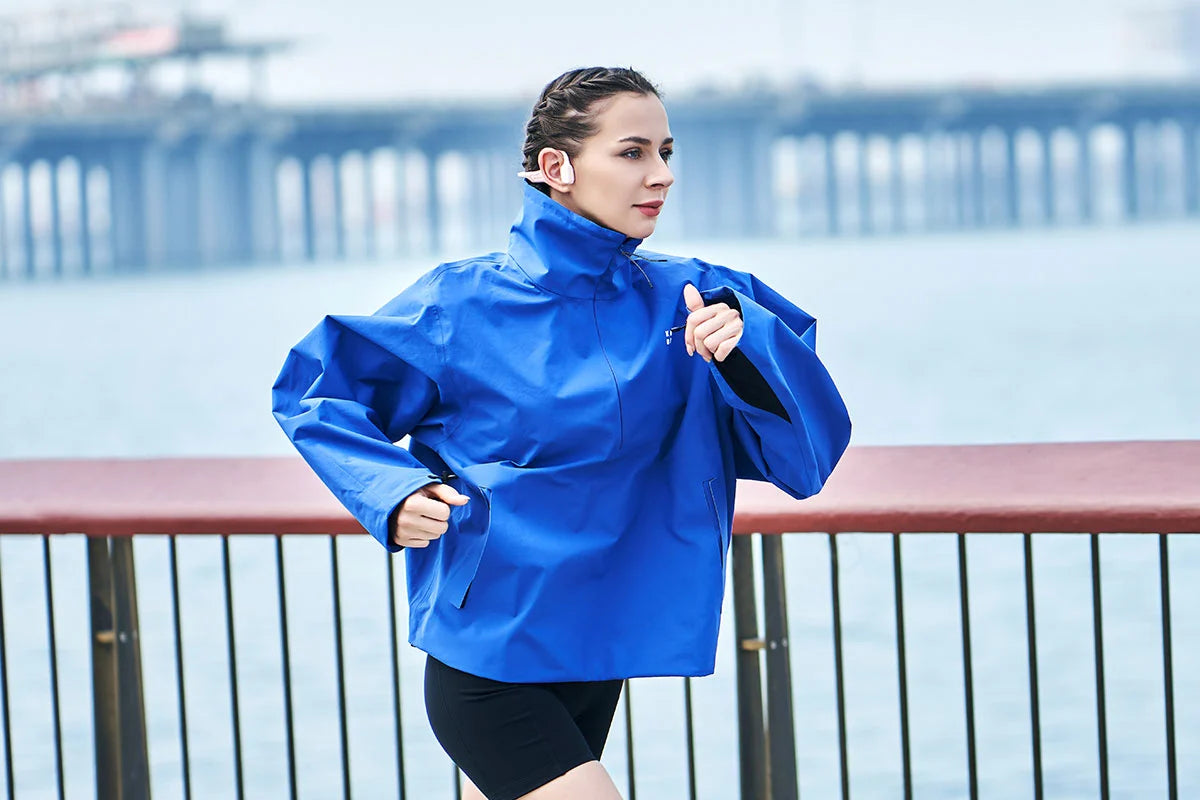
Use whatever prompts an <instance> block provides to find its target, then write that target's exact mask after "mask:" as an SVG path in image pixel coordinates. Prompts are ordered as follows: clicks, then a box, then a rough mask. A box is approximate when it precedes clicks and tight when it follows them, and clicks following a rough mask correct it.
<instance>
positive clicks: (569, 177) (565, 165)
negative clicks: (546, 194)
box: [517, 147, 575, 183]
mask: <svg viewBox="0 0 1200 800" xmlns="http://www.w3.org/2000/svg"><path fill="white" fill-rule="evenodd" d="M545 150H550V152H552V153H558V154H559V155H561V156H562V160H563V162H562V182H563V183H574V182H575V168H574V167H572V166H571V159H570V157H569V156H568V155H567V151H566V150H554V149H551V148H549V147H547V148H543V152H545ZM517 177H518V178H526V179H528V180H529V181H530V182H531V183H549V181H547V180H546V175H545V173H543V172H542V171H541V170H540V169H535V170H532V171H530V172H518V173H517Z"/></svg>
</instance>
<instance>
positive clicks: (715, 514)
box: [704, 478, 729, 575]
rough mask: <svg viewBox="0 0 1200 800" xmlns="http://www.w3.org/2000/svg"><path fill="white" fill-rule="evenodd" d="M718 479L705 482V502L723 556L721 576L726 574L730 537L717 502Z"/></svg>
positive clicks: (718, 547)
mask: <svg viewBox="0 0 1200 800" xmlns="http://www.w3.org/2000/svg"><path fill="white" fill-rule="evenodd" d="M716 482H717V479H716V478H708V479H707V480H705V481H704V501H705V502H706V503H708V511H709V516H710V517H711V518H712V521H713V530H714V532H715V533H716V535H717V549H718V551H719V552H720V556H721V574H722V575H724V574H725V555H726V553H727V552H728V550H729V536H728V534H727V533H726V531H725V513H724V511H723V509H722V508H721V504H720V503H718V502H717V492H716V489H715V488H714V484H716Z"/></svg>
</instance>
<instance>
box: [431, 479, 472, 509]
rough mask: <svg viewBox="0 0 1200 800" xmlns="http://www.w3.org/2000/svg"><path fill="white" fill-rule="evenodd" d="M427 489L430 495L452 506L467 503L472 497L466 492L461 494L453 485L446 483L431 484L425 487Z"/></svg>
mask: <svg viewBox="0 0 1200 800" xmlns="http://www.w3.org/2000/svg"><path fill="white" fill-rule="evenodd" d="M425 490H426V493H427V494H428V495H430V496H432V497H434V498H435V499H437V500H440V501H442V502H443V503H448V504H450V505H452V506H462V505H466V504H467V503H468V502H469V501H470V499H471V498H469V497H467V496H466V495H465V494H459V493H458V492H457V491H455V489H454V487H453V486H450V485H449V484H446V483H434V484H430V485H429V486H426V487H425Z"/></svg>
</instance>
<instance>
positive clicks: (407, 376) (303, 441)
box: [272, 278, 440, 552]
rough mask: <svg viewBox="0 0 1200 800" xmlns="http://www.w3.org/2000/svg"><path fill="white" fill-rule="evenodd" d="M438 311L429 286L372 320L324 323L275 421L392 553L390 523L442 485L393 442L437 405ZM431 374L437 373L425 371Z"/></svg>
mask: <svg viewBox="0 0 1200 800" xmlns="http://www.w3.org/2000/svg"><path fill="white" fill-rule="evenodd" d="M437 315H438V312H437V308H436V307H434V306H433V305H431V304H430V303H429V286H428V283H427V282H426V280H425V279H424V278H423V279H421V280H420V281H418V282H417V283H416V284H414V285H413V286H411V287H409V289H407V290H405V292H404V293H402V294H401V295H400V296H398V297H397V298H396V299H394V300H393V301H391V302H390V303H388V304H387V305H385V306H384V307H383V308H381V309H380V310H379V311H377V312H375V313H374V314H373V315H371V316H366V317H363V316H326V317H325V318H324V319H322V320H321V321H320V322H319V323H318V324H317V326H316V327H315V328H313V329H312V331H310V332H309V333H308V334H307V335H306V336H305V337H304V338H303V339H302V340H301V341H300V342H299V343H298V344H297V345H296V346H295V347H293V348H292V349H291V351H290V352H289V353H288V355H287V358H286V360H285V361H284V364H283V368H282V370H281V371H280V373H279V377H278V378H276V379H275V384H274V386H273V387H272V407H273V413H274V416H275V419H276V420H277V421H278V422H279V425H280V426H281V427H282V428H283V430H284V433H286V434H287V436H288V438H289V439H290V440H291V441H292V444H293V445H295V447H296V449H297V450H298V451H299V452H300V455H301V456H302V457H303V458H304V460H305V461H306V462H307V463H308V465H309V466H310V467H312V469H313V471H314V472H316V473H317V476H318V477H319V478H320V479H321V480H322V481H323V482H324V483H325V485H326V486H328V487H329V489H330V490H331V491H332V492H333V493H334V495H335V496H336V497H337V499H338V500H339V501H341V503H342V505H344V506H345V507H346V510H348V511H349V512H350V513H351V514H352V515H353V516H354V518H355V519H357V520H358V521H359V522H360V523H361V524H362V526H363V527H364V528H366V530H367V531H368V532H369V533H370V534H371V535H372V536H374V537H375V538H376V539H377V540H378V541H379V542H380V543H381V544H382V545H383V546H384V547H385V548H387V550H388V551H389V552H396V551H398V550H400V549H402V548H401V547H400V546H399V545H396V544H393V543H392V542H391V541H390V540H389V537H388V518H389V517H390V515H391V513H392V511H393V510H395V508H396V507H397V506H399V505H400V503H402V502H403V501H404V499H405V498H406V497H408V496H409V495H410V494H412V493H413V492H414V491H416V490H417V489H419V488H421V487H422V486H425V485H426V484H429V483H434V482H437V481H439V480H440V478H439V477H438V476H437V475H434V474H432V473H431V472H430V470H429V469H428V468H427V467H426V466H425V465H424V464H422V463H421V462H420V461H418V460H417V459H416V458H415V457H414V456H413V455H412V454H411V453H410V452H409V451H408V450H406V449H404V448H403V447H400V446H398V445H396V444H393V442H395V441H398V440H399V439H402V438H404V436H405V435H407V434H409V433H410V432H412V431H413V430H414V428H416V427H418V425H419V424H421V421H422V419H423V418H424V417H425V416H426V414H427V413H428V412H429V410H430V409H431V408H432V407H433V406H434V405H435V404H436V403H437V402H438V389H437V385H436V384H435V383H434V381H433V380H432V379H431V378H430V376H429V375H428V374H426V373H425V372H423V371H422V370H421V369H420V368H418V366H417V365H418V364H425V365H429V364H433V363H437V358H438V347H439V342H440V339H439V338H438V331H437V325H438V316H437ZM426 370H427V371H432V370H430V369H429V367H428V366H426Z"/></svg>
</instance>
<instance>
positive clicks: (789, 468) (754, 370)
mask: <svg viewBox="0 0 1200 800" xmlns="http://www.w3.org/2000/svg"><path fill="white" fill-rule="evenodd" d="M722 273H723V274H722ZM717 275H718V276H722V277H724V278H726V281H725V283H724V285H719V286H715V287H713V288H710V289H708V290H706V291H702V292H701V296H702V297H703V298H704V302H705V305H710V304H712V303H719V302H725V303H727V304H728V305H729V306H731V307H733V308H737V309H739V310H740V312H741V314H742V324H743V328H742V337H741V339H740V340H739V341H738V346H737V347H735V348H734V349H733V351H732V352H731V353H730V354H729V356H728V357H726V359H725V361H723V362H718V361H717V360H716V359H714V360H713V361H712V362H710V364H709V367H710V369H711V372H712V375H713V380H714V381H715V382H716V384H717V386H718V388H719V389H720V393H721V397H722V398H723V399H724V401H725V402H726V403H728V404H729V405H730V406H731V407H732V409H733V412H734V413H733V431H732V433H733V442H734V460H735V464H736V466H737V476H738V477H739V478H748V479H753V480H765V481H770V482H771V483H773V484H775V485H776V486H778V487H779V488H780V489H782V490H783V491H785V492H787V493H788V494H789V495H791V496H792V497H796V498H804V497H809V496H811V495H814V494H816V493H817V492H818V491H820V490H821V487H822V486H824V485H825V481H826V479H827V478H828V477H829V475H830V473H831V472H832V471H833V468H834V466H835V465H836V464H837V462H838V460H839V459H840V458H841V456H842V453H843V452H845V450H846V447H847V445H848V444H849V442H850V427H851V426H850V417H849V414H848V412H847V410H846V405H845V403H844V402H843V401H842V397H841V394H839V392H838V390H837V387H836V386H835V385H834V383H833V379H832V378H831V377H830V375H829V372H828V371H827V370H826V369H825V366H824V365H823V364H822V363H821V360H820V359H819V358H817V353H816V320H815V319H814V318H813V317H811V316H809V315H808V314H807V313H805V312H804V311H802V310H801V309H799V308H797V307H796V306H795V305H793V304H792V303H791V302H790V301H789V300H787V298H785V297H783V296H782V295H780V294H779V293H778V292H776V291H774V290H773V289H771V288H770V287H769V286H767V285H766V284H765V283H763V282H761V281H760V280H758V278H757V277H755V276H753V275H751V274H749V273H744V272H738V271H736V270H721V271H720V272H718V273H717Z"/></svg>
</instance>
